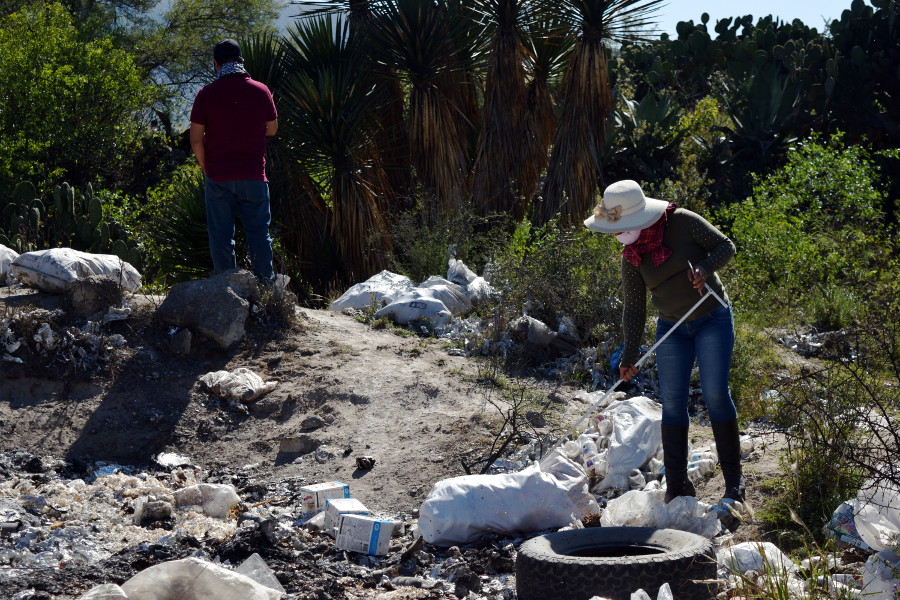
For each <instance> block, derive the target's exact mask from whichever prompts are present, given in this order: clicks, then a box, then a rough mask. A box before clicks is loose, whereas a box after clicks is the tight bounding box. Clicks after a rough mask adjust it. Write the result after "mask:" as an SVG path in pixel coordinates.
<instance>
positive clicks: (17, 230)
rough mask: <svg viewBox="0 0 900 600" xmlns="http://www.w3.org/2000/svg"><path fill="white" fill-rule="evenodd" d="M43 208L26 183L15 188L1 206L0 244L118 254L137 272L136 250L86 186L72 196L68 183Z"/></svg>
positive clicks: (30, 248) (55, 192)
mask: <svg viewBox="0 0 900 600" xmlns="http://www.w3.org/2000/svg"><path fill="white" fill-rule="evenodd" d="M49 207H50V209H51V210H50V212H49V214H48V211H47V206H45V204H44V203H43V201H41V200H40V199H39V198H38V197H37V191H36V190H35V188H34V186H33V185H31V183H29V182H22V183H20V184H19V185H17V186H16V188H15V189H14V190H13V194H12V197H11V199H10V200H8V201H7V203H6V204H5V205H0V211H2V214H0V243H2V244H3V245H6V246H9V247H11V248H13V249H15V250H17V251H18V252H27V251H29V250H34V249H36V248H39V247H40V248H46V247H57V246H66V247H71V248H74V249H76V250H83V251H86V252H92V253H95V254H116V255H118V256H120V257H121V258H122V259H123V260H127V261H128V262H130V263H131V264H133V265H134V266H135V267H137V268H140V267H139V265H140V263H141V262H142V261H141V256H140V250H139V249H138V247H137V244H136V243H135V242H134V241H133V240H129V239H128V232H127V231H126V230H125V228H124V227H122V226H121V225H119V224H118V223H116V222H114V221H107V220H106V219H104V217H103V203H102V200H101V199H100V197H99V196H97V195H95V194H94V190H93V188H92V187H91V185H90V184H88V185H87V187H86V188H85V193H84V194H83V195H82V194H78V193H76V190H75V188H73V187H72V186H70V185H69V184H68V183H62V184H61V185H59V186H57V187H56V188H55V189H54V190H53V199H52V202H50V203H49Z"/></svg>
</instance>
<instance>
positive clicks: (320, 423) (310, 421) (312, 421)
mask: <svg viewBox="0 0 900 600" xmlns="http://www.w3.org/2000/svg"><path fill="white" fill-rule="evenodd" d="M325 425H327V423H326V422H325V419H323V418H322V417H320V416H318V415H312V416H310V417H306V418H305V419H303V422H302V423H300V429H304V430H306V429H319V428H321V427H325Z"/></svg>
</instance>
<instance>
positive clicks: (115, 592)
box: [78, 583, 129, 600]
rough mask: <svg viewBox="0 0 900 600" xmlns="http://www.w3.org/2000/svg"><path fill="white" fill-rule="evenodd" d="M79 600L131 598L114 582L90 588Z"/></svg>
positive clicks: (125, 599) (120, 599) (127, 599)
mask: <svg viewBox="0 0 900 600" xmlns="http://www.w3.org/2000/svg"><path fill="white" fill-rule="evenodd" d="M78 600H129V598H128V596H126V595H125V592H124V591H123V590H122V588H120V587H119V586H117V585H116V584H114V583H104V584H103V585H98V586H97V587H95V588H93V589H91V590H88V592H87V593H86V594H85V595H84V596H81V597H80V598H79V599H78Z"/></svg>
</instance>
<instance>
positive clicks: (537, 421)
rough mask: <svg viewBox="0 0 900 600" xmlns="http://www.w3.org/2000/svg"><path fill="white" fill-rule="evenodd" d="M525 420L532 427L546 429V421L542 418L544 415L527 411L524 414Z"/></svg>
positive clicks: (534, 411)
mask: <svg viewBox="0 0 900 600" xmlns="http://www.w3.org/2000/svg"><path fill="white" fill-rule="evenodd" d="M525 420H526V421H528V422H529V423H530V424H531V425H532V426H533V427H538V428H541V427H546V426H547V419H546V418H544V415H543V414H542V413H541V412H539V411H536V410H529V411H528V412H526V413H525Z"/></svg>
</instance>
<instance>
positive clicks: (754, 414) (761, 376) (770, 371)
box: [729, 313, 781, 421]
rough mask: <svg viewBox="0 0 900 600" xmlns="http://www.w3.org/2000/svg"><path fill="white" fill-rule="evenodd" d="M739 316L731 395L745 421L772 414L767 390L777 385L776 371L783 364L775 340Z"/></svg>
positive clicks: (732, 367)
mask: <svg viewBox="0 0 900 600" xmlns="http://www.w3.org/2000/svg"><path fill="white" fill-rule="evenodd" d="M742 321H743V315H742V314H740V313H739V314H738V315H737V316H736V323H735V342H734V355H733V357H732V361H731V378H730V380H729V382H730V385H731V395H732V397H733V398H734V402H735V404H736V405H737V408H738V415H739V418H740V420H741V421H751V420H754V419H758V418H760V417H763V416H766V415H767V414H768V410H769V408H770V407H769V406H768V404H767V403H766V401H765V396H764V393H765V391H766V390H768V389H771V388H772V387H773V385H774V384H773V380H774V375H775V372H776V370H777V369H778V368H779V367H780V366H781V363H780V361H779V358H778V355H777V353H776V350H775V348H774V346H775V342H774V341H772V339H771V338H769V336H767V335H765V334H764V333H763V332H761V331H760V330H759V329H757V328H756V327H754V326H753V325H752V324H749V323H744V322H742Z"/></svg>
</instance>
